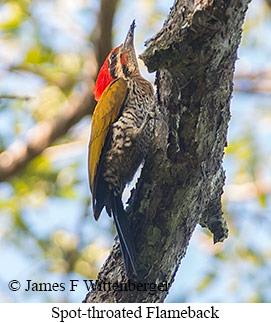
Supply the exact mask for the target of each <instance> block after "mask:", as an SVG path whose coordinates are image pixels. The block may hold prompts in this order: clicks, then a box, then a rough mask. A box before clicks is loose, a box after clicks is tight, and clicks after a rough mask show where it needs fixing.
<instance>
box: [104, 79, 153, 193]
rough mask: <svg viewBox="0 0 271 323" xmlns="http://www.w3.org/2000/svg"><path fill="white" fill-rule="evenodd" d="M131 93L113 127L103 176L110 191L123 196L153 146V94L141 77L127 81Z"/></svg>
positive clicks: (149, 84)
mask: <svg viewBox="0 0 271 323" xmlns="http://www.w3.org/2000/svg"><path fill="white" fill-rule="evenodd" d="M127 82H128V93H127V96H126V99H125V101H124V103H123V107H122V110H121V113H120V116H119V118H118V119H117V120H116V121H115V122H114V123H113V124H112V127H111V129H110V133H109V136H110V137H111V138H109V140H108V144H109V149H108V150H107V152H106V155H105V159H104V165H103V167H102V174H103V177H104V179H105V181H106V182H107V183H108V186H109V189H110V190H112V191H113V192H114V194H115V195H118V194H121V193H122V191H123V189H124V186H125V185H126V184H127V183H129V182H130V181H131V180H132V179H133V176H134V174H135V172H136V171H137V169H138V167H139V166H140V164H141V163H142V162H143V160H144V158H145V157H146V155H147V153H148V150H149V147H150V145H151V142H152V137H153V130H154V129H153V128H154V122H153V120H152V119H151V115H152V114H153V113H152V111H153V109H154V94H153V88H152V85H151V83H150V82H148V81H147V80H145V79H143V78H142V77H141V76H137V77H133V78H130V79H129V80H127Z"/></svg>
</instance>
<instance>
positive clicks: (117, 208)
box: [88, 21, 154, 277]
mask: <svg viewBox="0 0 271 323" xmlns="http://www.w3.org/2000/svg"><path fill="white" fill-rule="evenodd" d="M134 28H135V21H133V22H132V24H131V26H130V28H129V31H128V34H127V36H126V39H125V41H124V43H123V44H122V45H120V46H118V47H116V48H114V49H113V50H112V51H111V52H110V53H109V55H108V56H107V58H106V60H105V62H104V64H103V66H102V67H101V69H100V72H99V74H98V77H97V81H96V84H95V88H94V95H95V99H96V100H97V101H98V103H97V105H96V107H95V110H94V113H93V117H92V124H91V136H90V142H89V155H88V173H89V186H90V190H91V193H92V204H93V213H94V217H95V219H96V220H98V218H99V216H100V213H101V211H102V210H103V208H104V207H105V209H106V211H107V213H108V215H109V216H111V215H112V216H113V219H114V222H115V226H116V229H117V234H118V237H119V242H120V247H121V252H122V257H123V262H124V267H125V270H126V274H127V276H128V277H129V276H131V275H134V276H137V269H136V262H135V245H134V241H133V238H132V235H131V230H130V227H129V222H128V220H127V216H126V213H125V210H124V206H123V203H122V193H123V190H124V188H125V186H126V184H128V183H129V182H131V181H132V179H133V176H134V174H135V173H136V171H137V169H138V167H139V166H140V164H141V163H142V162H143V160H144V158H145V157H146V155H147V153H148V151H149V149H150V146H151V143H152V134H153V131H154V129H153V128H154V123H153V118H152V117H151V116H152V115H153V106H154V92H153V86H152V84H151V83H150V82H149V81H147V80H145V79H144V78H143V77H142V76H141V74H140V71H139V67H138V63H137V58H136V53H135V49H134Z"/></svg>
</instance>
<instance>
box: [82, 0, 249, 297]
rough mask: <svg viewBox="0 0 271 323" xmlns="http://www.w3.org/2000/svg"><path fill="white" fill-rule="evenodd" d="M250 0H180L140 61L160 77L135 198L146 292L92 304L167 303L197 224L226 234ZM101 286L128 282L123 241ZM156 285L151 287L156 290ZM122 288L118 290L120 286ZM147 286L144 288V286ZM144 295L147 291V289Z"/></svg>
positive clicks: (109, 293)
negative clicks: (234, 109)
mask: <svg viewBox="0 0 271 323" xmlns="http://www.w3.org/2000/svg"><path fill="white" fill-rule="evenodd" d="M249 2H250V0H239V1H234V0H201V1H200V0H195V1H191V0H182V1H180V0H176V1H175V3H174V6H173V8H172V9H171V12H170V14H169V16H168V18H167V20H166V22H165V24H164V26H163V28H162V29H161V31H160V32H159V33H158V34H157V35H156V36H155V37H154V38H152V39H151V40H149V41H148V42H147V49H146V51H145V52H144V53H143V54H142V55H141V56H140V58H141V59H143V61H144V62H145V64H146V65H147V67H148V69H149V71H150V72H153V71H157V74H156V85H157V106H158V109H159V114H160V115H161V120H159V121H157V122H156V123H157V130H156V135H157V143H159V144H157V145H156V150H155V152H154V153H153V154H152V155H151V156H149V157H148V159H147V160H146V162H145V165H144V167H143V170H142V173H141V177H140V180H139V181H138V183H137V185H136V189H135V190H133V192H132V196H131V198H130V200H129V206H128V208H127V214H128V216H129V219H130V221H131V227H132V228H133V230H132V231H133V235H134V239H135V242H136V248H137V253H138V254H137V263H138V267H139V271H140V274H141V277H142V279H141V280H140V282H141V283H143V284H144V283H145V285H142V286H143V287H140V285H137V287H138V286H139V289H141V290H135V291H130V292H127V291H120V290H117V289H118V288H116V285H115V289H116V290H113V289H114V288H112V286H111V288H110V290H109V288H107V290H101V291H99V290H97V289H96V290H93V291H92V292H91V293H89V295H88V296H87V297H86V299H85V302H161V301H163V300H164V299H165V297H166V295H167V292H168V291H167V289H168V288H166V287H165V285H163V286H164V287H161V288H160V289H161V290H160V291H157V292H155V293H152V292H150V287H151V286H148V285H147V284H146V283H154V284H156V286H157V285H158V284H159V283H162V282H166V283H167V284H168V285H167V287H169V286H170V285H171V284H172V283H173V280H174V277H175V274H176V272H177V269H178V267H179V264H180V261H181V259H182V258H183V257H184V255H185V252H186V249H187V246H188V243H189V240H190V238H191V235H192V233H193V231H194V229H195V227H196V225H197V224H198V223H200V224H201V225H202V226H204V227H207V228H208V229H209V230H210V231H211V232H212V233H213V239H214V242H218V241H223V240H224V239H225V238H226V237H227V232H228V230H227V226H226V223H225V220H224V218H223V217H222V210H221V194H222V192H223V185H224V180H225V175H224V171H223V169H222V159H223V155H224V147H225V146H226V137H227V129H228V123H229V120H230V110H229V105H230V99H231V95H232V80H233V72H234V63H235V60H236V53H237V48H238V45H239V43H240V40H241V32H242V24H243V21H244V17H245V13H246V10H247V7H248V3H249ZM98 280H99V281H106V282H111V283H114V282H117V281H118V282H122V283H125V282H127V278H126V276H125V273H124V269H123V266H122V259H121V254H120V249H119V244H118V242H116V243H115V244H114V246H113V250H112V252H111V254H110V256H109V257H108V259H107V261H106V263H105V264H104V266H103V267H102V269H101V271H100V273H99V276H98ZM152 287H154V285H153V286H152ZM119 288H120V287H119ZM142 289H143V290H142ZM145 289H146V290H145Z"/></svg>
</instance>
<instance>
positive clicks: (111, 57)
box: [110, 52, 117, 61]
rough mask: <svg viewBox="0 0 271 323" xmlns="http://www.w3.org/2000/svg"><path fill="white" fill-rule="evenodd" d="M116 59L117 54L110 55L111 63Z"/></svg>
mask: <svg viewBox="0 0 271 323" xmlns="http://www.w3.org/2000/svg"><path fill="white" fill-rule="evenodd" d="M116 57H117V52H113V53H112V54H111V55H110V60H111V61H113V60H114V59H115V58H116Z"/></svg>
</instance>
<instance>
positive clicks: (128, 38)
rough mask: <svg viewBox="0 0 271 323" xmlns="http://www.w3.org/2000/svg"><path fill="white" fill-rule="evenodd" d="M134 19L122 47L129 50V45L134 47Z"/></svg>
mask: <svg viewBox="0 0 271 323" xmlns="http://www.w3.org/2000/svg"><path fill="white" fill-rule="evenodd" d="M135 26H136V24H135V20H133V22H132V24H131V26H130V28H129V31H128V33H127V36H126V38H125V41H124V44H123V49H126V50H129V49H130V48H131V47H132V48H133V47H134V30H135Z"/></svg>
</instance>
